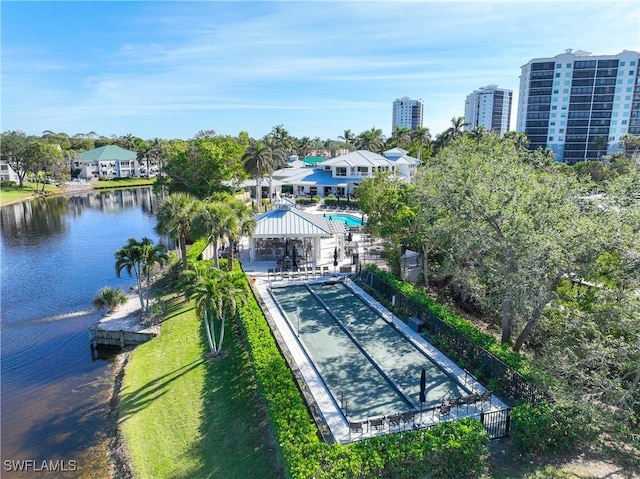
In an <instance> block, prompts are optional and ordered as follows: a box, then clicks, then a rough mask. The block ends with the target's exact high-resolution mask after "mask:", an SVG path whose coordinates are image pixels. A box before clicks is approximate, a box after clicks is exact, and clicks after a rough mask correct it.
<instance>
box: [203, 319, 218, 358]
mask: <svg viewBox="0 0 640 479" xmlns="http://www.w3.org/2000/svg"><path fill="white" fill-rule="evenodd" d="M203 316H204V317H203V319H204V327H205V329H206V330H207V341H208V342H209V349H210V350H211V352H212V353H213V354H215V350H216V347H215V343H214V342H215V338H213V334H212V332H211V327H210V325H209V314H208V312H207V308H204V313H203Z"/></svg>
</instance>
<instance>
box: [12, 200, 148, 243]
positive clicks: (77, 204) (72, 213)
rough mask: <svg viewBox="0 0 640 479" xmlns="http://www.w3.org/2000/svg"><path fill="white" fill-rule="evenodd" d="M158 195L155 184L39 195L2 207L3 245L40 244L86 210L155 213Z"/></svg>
mask: <svg viewBox="0 0 640 479" xmlns="http://www.w3.org/2000/svg"><path fill="white" fill-rule="evenodd" d="M155 203H156V200H155V195H154V194H153V193H152V191H151V188H135V189H128V190H114V191H105V192H95V193H88V194H85V195H81V196H69V197H65V196H58V197H54V198H37V199H34V200H32V201H25V202H22V203H17V204H14V205H9V206H5V207H2V208H0V227H1V230H2V238H3V246H5V247H8V248H15V247H20V246H26V245H34V244H40V243H41V241H43V240H45V241H46V240H47V238H52V237H53V236H55V235H60V234H64V233H66V232H67V231H68V229H69V220H70V218H77V217H78V216H80V215H82V214H83V213H84V212H85V211H86V210H97V211H101V212H104V213H108V212H115V211H121V210H123V209H128V208H140V209H141V211H142V212H144V213H146V214H147V215H149V216H151V215H153V214H154V212H155Z"/></svg>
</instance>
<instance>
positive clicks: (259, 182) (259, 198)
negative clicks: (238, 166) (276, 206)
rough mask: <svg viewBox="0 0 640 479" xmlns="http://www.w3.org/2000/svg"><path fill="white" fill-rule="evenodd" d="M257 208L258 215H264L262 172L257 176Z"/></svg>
mask: <svg viewBox="0 0 640 479" xmlns="http://www.w3.org/2000/svg"><path fill="white" fill-rule="evenodd" d="M256 206H257V207H258V213H262V178H261V177H260V172H258V175H257V176H256Z"/></svg>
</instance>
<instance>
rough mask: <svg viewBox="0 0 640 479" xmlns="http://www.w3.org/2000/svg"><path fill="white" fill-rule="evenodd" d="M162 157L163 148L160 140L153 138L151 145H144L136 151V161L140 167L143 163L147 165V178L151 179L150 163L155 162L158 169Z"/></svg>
mask: <svg viewBox="0 0 640 479" xmlns="http://www.w3.org/2000/svg"><path fill="white" fill-rule="evenodd" d="M163 155H164V147H163V144H162V140H160V138H154V139H153V140H151V143H145V144H144V146H143V147H142V148H140V149H139V150H138V153H137V155H136V160H138V163H139V164H140V166H142V162H143V161H144V162H145V163H146V164H147V168H146V173H147V178H150V177H151V162H155V164H156V165H157V167H158V169H159V168H160V164H161V163H162V157H163Z"/></svg>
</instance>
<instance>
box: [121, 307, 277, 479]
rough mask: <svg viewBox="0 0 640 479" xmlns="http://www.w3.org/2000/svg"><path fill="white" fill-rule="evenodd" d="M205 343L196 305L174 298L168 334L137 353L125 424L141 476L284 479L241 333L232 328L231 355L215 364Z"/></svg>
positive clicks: (125, 391)
mask: <svg viewBox="0 0 640 479" xmlns="http://www.w3.org/2000/svg"><path fill="white" fill-rule="evenodd" d="M203 340H204V337H203V335H202V331H201V323H200V322H199V321H198V320H197V319H196V317H195V312H194V309H193V305H192V304H191V303H184V302H182V300H180V299H174V300H173V302H172V303H171V306H170V308H169V313H168V315H167V320H166V321H165V322H164V323H163V325H162V334H161V335H160V336H159V337H158V338H156V339H154V340H153V341H150V342H148V343H146V344H144V345H142V346H138V347H137V348H136V349H135V350H134V351H133V353H132V354H131V357H130V359H129V363H128V365H127V367H126V373H125V377H124V380H123V384H122V389H121V392H120V395H121V396H120V398H121V403H120V413H121V418H120V421H121V425H122V431H123V435H124V438H125V441H126V443H127V446H128V448H129V453H130V455H131V460H132V463H133V468H134V475H135V477H138V478H142V479H147V478H149V479H150V478H154V479H162V478H172V479H177V478H199V479H200V478H201V479H206V478H225V479H233V478H238V479H249V478H254V477H259V478H266V479H269V478H278V477H280V476H279V474H278V473H277V471H276V468H275V464H274V462H275V459H274V458H275V453H274V451H273V450H272V448H271V447H269V445H268V443H267V441H266V440H265V437H266V431H267V429H266V428H267V425H266V421H265V420H264V419H261V418H260V415H259V414H258V407H257V395H256V392H255V384H254V381H253V376H252V374H251V369H250V365H249V363H248V358H247V355H246V353H245V351H244V350H243V348H242V347H241V345H240V344H239V341H238V340H237V336H236V333H234V332H232V328H231V327H229V328H228V331H227V335H226V339H225V350H226V352H227V353H228V354H227V355H226V356H225V357H224V358H222V359H219V360H215V361H211V360H206V359H204V355H205V353H206V346H205V344H204V343H203Z"/></svg>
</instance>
